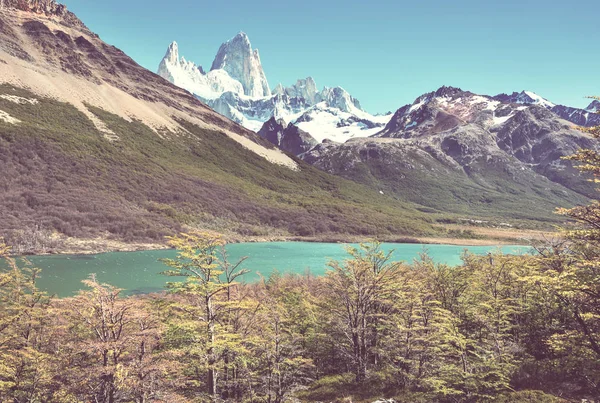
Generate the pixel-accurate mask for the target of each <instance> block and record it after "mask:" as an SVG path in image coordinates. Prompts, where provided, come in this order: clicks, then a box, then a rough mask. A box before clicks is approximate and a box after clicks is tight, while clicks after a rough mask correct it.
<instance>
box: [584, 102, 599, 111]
mask: <svg viewBox="0 0 600 403" xmlns="http://www.w3.org/2000/svg"><path fill="white" fill-rule="evenodd" d="M585 110H586V111H588V112H594V113H598V112H600V101H598V100H597V99H594V100H593V101H592V103H591V104H589V105H588V107H587V108H585Z"/></svg>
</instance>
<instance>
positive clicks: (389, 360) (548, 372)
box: [0, 128, 600, 403]
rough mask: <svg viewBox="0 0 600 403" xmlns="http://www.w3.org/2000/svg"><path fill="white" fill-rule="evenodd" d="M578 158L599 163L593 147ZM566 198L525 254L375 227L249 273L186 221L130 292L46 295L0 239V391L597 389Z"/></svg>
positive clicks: (599, 335) (81, 398) (421, 396)
mask: <svg viewBox="0 0 600 403" xmlns="http://www.w3.org/2000/svg"><path fill="white" fill-rule="evenodd" d="M589 132H590V134H592V135H593V136H595V137H599V136H600V130H599V129H598V128H596V129H590V130H589ZM571 159H573V160H574V161H576V162H579V163H580V168H581V169H582V170H584V171H587V172H590V173H591V174H592V175H594V177H595V178H596V179H595V180H596V181H599V180H600V155H598V154H597V153H595V152H593V151H591V150H582V151H580V152H579V153H577V154H576V155H574V156H573V157H571ZM559 213H560V214H563V215H565V216H566V217H568V218H569V219H570V224H568V227H567V228H566V229H564V230H563V233H562V238H561V239H555V240H552V241H550V240H549V241H548V242H547V243H546V244H542V245H537V246H536V253H532V254H530V255H525V256H510V255H501V254H490V255H487V256H475V255H468V254H465V256H464V263H463V264H462V265H460V266H454V267H451V266H447V265H443V264H435V263H434V262H433V261H432V260H431V259H429V258H428V257H427V256H426V255H424V256H422V258H421V259H419V260H418V261H415V262H412V263H410V264H407V263H401V262H394V261H391V259H390V255H386V254H385V253H383V252H382V251H381V249H380V248H379V245H378V243H377V242H372V243H368V244H363V245H361V246H360V247H359V248H350V249H349V250H348V252H349V255H348V259H347V260H345V261H342V262H335V261H334V262H331V263H330V270H329V271H328V273H327V274H326V275H325V276H323V277H313V276H311V275H309V274H308V273H307V274H306V275H302V276H299V275H287V274H286V275H283V274H274V275H272V276H271V277H270V278H265V279H263V281H261V282H258V283H254V284H244V283H242V282H241V281H239V280H240V276H242V275H243V274H244V273H245V270H244V268H243V267H244V260H241V261H239V262H230V261H228V259H227V254H226V252H225V249H224V241H223V240H222V238H220V237H219V236H218V235H214V234H210V233H198V232H193V233H192V232H190V233H187V234H180V235H178V236H174V237H171V238H170V244H171V246H173V247H174V248H176V249H177V250H178V251H179V253H178V255H177V257H176V258H175V259H168V260H165V261H164V263H165V275H168V276H171V277H172V279H173V282H172V283H170V284H169V286H168V288H167V290H166V291H165V292H164V293H160V294H152V295H140V296H133V297H124V296H122V295H121V291H120V290H118V289H115V288H114V287H112V286H110V285H106V284H100V283H99V282H98V281H96V279H95V278H93V277H92V278H90V279H89V280H87V281H86V282H85V283H84V285H83V286H84V289H83V290H82V291H81V292H79V293H78V294H77V295H76V296H75V297H72V298H64V299H56V298H52V297H51V296H48V295H46V294H44V293H43V292H41V291H40V290H39V289H37V288H36V278H37V277H38V276H39V275H40V272H39V271H38V270H36V269H35V268H32V267H29V265H27V264H24V263H23V259H17V258H15V257H11V256H10V248H9V247H8V246H7V245H5V244H4V243H0V255H1V256H2V259H4V260H5V261H6V264H7V265H8V267H9V269H8V270H4V271H3V272H1V273H0V306H1V307H2V309H1V310H0V401H1V402H9V401H10V402H103V403H113V402H114V403H116V402H139V403H141V402H173V403H175V402H216V401H230V402H269V403H271V402H285V401H307V402H309V401H310V402H312V401H338V402H357V401H373V400H376V399H378V398H388V399H390V398H393V399H395V400H396V401H398V402H407V403H408V402H482V401H483V402H485V401H496V402H560V401H580V400H581V399H588V400H589V401H594V400H597V399H598V398H599V397H600V203H599V202H597V201H596V202H593V203H591V204H590V205H587V206H580V207H575V208H573V209H569V210H560V211H559Z"/></svg>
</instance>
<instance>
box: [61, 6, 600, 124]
mask: <svg viewBox="0 0 600 403" xmlns="http://www.w3.org/2000/svg"><path fill="white" fill-rule="evenodd" d="M63 2H64V3H65V4H66V5H67V6H68V8H69V9H70V10H72V11H73V12H75V13H76V14H77V15H78V16H79V17H80V18H81V19H82V20H83V21H84V22H85V23H86V24H87V25H88V27H89V28H90V29H92V30H93V31H94V32H96V33H97V34H99V35H100V37H101V38H102V39H104V40H105V41H106V42H108V43H110V44H113V45H115V46H117V47H119V48H121V49H122V50H123V51H125V52H126V53H127V54H129V55H130V56H131V57H133V58H134V59H135V60H136V61H137V62H138V63H140V64H141V65H143V66H144V67H147V68H148V69H150V70H152V71H156V69H157V67H158V63H159V62H160V60H161V58H162V57H163V55H164V53H165V51H166V49H167V46H168V45H169V43H170V42H171V41H173V40H175V41H177V42H178V43H179V48H180V53H181V54H182V55H183V56H185V57H186V59H188V60H193V61H194V62H196V63H197V64H201V65H202V66H203V67H204V68H205V69H209V68H210V65H211V63H212V60H213V58H214V56H215V54H216V52H217V50H218V48H219V46H220V44H221V43H222V42H224V41H226V40H228V39H230V38H231V37H233V36H234V35H235V34H237V33H238V32H239V31H244V32H246V33H247V34H248V36H249V37H250V41H251V42H252V45H253V47H255V48H258V49H259V50H260V54H261V59H262V63H263V67H264V69H265V72H266V74H267V78H268V80H269V84H270V85H271V87H272V88H273V87H275V85H276V84H277V83H279V82H281V83H283V84H284V85H290V84H292V83H294V82H295V81H296V79H298V78H304V77H307V76H309V75H310V76H312V77H314V78H315V80H316V82H317V86H319V87H322V86H324V85H327V86H341V87H344V88H345V89H347V90H348V91H349V92H350V93H351V94H352V95H354V96H355V97H356V98H358V99H359V100H360V101H361V103H362V105H363V107H364V108H365V109H366V110H368V111H369V112H385V111H388V110H396V109H397V108H399V107H401V106H402V105H404V104H406V103H411V102H412V101H413V100H414V99H415V98H416V97H418V96H419V95H421V94H422V93H425V92H429V91H432V90H434V89H436V88H438V87H439V86H441V85H452V86H458V87H461V88H463V89H466V90H470V91H473V92H476V93H483V94H496V93H500V92H511V91H520V90H522V89H528V90H531V91H534V92H537V93H539V94H540V95H542V96H544V97H546V98H548V99H550V100H551V101H553V102H555V103H563V104H567V105H573V106H579V107H582V106H586V105H587V104H589V102H590V101H589V100H587V99H584V98H583V97H584V96H586V95H594V94H600V75H599V73H600V51H599V49H600V43H599V37H600V23H599V21H598V15H600V2H598V1H597V0H593V1H591V0H582V1H578V2H570V1H565V0H560V1H557V0H545V1H540V0H518V1H515V0H505V1H487V0H455V1H448V0H428V1H418V0H413V1H402V0H399V1H391V0H388V1H382V0H369V1H360V2H358V1H354V2H353V1H348V0H345V1H341V0H303V1H294V2H287V1H285V0H279V1H272V0H271V1H269V0H228V1H219V0H217V1H214V0H213V1H210V2H209V1H198V0H170V1H160V2H154V1H148V0H103V1H90V0H63Z"/></svg>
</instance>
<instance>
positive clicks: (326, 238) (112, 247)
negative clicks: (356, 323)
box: [13, 231, 540, 257]
mask: <svg viewBox="0 0 600 403" xmlns="http://www.w3.org/2000/svg"><path fill="white" fill-rule="evenodd" d="M511 235H514V233H513V234H511ZM521 235H523V236H522V237H518V238H517V237H515V238H513V237H504V238H501V237H499V238H488V237H485V238H484V237H481V238H474V239H471V238H456V237H454V238H450V237H449V238H444V237H407V236H386V237H380V238H374V237H365V236H336V235H323V236H311V237H301V236H239V235H225V236H224V238H225V240H226V241H227V243H232V244H235V243H259V242H311V243H340V244H344V243H361V242H369V241H372V240H374V239H377V240H378V241H380V242H382V243H397V244H423V245H454V246H465V247H469V246H503V245H522V246H529V245H531V242H532V241H533V240H539V239H540V238H539V236H529V237H527V236H526V235H531V234H528V233H527V232H526V231H524V232H522V234H521ZM167 249H171V247H169V246H168V245H166V243H164V244H161V243H136V242H133V243H128V242H121V241H115V240H107V239H102V238H96V239H77V238H69V239H66V240H64V242H63V243H62V245H60V246H58V245H57V246H56V247H54V248H48V249H47V250H41V251H31V252H29V253H20V254H19V253H17V254H14V255H13V256H15V257H19V256H20V257H27V256H53V255H97V254H102V253H110V252H141V251H154V250H167Z"/></svg>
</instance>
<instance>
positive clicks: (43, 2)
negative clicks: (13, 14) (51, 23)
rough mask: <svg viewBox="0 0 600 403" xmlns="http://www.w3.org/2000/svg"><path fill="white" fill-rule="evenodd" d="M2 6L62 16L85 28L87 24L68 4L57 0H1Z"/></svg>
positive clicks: (72, 24) (64, 19)
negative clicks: (70, 9) (69, 8)
mask: <svg viewBox="0 0 600 403" xmlns="http://www.w3.org/2000/svg"><path fill="white" fill-rule="evenodd" d="M0 6H1V8H16V9H17V10H21V11H28V12H31V13H36V14H44V15H47V16H56V17H60V18H61V19H62V21H63V22H64V23H65V24H66V25H70V26H76V27H80V28H85V25H84V24H83V22H81V20H80V19H79V18H77V17H76V16H75V14H73V13H72V12H70V11H69V10H67V6H65V5H64V4H60V3H57V2H56V0H0Z"/></svg>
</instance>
